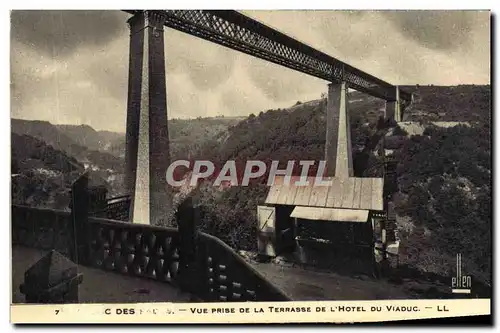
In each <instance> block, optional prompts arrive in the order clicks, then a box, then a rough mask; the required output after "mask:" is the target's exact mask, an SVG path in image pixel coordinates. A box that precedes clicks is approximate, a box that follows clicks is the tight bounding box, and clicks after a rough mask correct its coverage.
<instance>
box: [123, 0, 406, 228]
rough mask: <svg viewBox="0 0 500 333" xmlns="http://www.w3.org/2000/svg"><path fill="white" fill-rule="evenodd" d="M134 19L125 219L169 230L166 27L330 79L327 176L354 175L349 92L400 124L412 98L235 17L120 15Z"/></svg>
mask: <svg viewBox="0 0 500 333" xmlns="http://www.w3.org/2000/svg"><path fill="white" fill-rule="evenodd" d="M125 12H127V13H129V14H131V15H132V17H131V18H130V19H129V20H128V23H129V27H130V58H129V81H128V101H127V128H126V178H125V181H126V187H127V190H128V193H129V194H130V195H131V197H132V201H131V208H130V213H129V220H130V221H132V222H135V223H144V224H151V225H167V224H168V221H166V219H167V216H169V215H171V210H172V193H171V190H170V189H169V188H168V184H167V182H166V179H165V172H166V170H167V168H168V166H169V164H170V154H169V137H168V120H167V94H166V71H165V48H164V28H165V27H169V28H173V29H176V30H179V31H182V32H185V33H188V34H190V35H193V36H196V37H200V38H203V39H205V40H208V41H211V42H213V43H216V44H219V45H223V46H225V47H228V48H231V49H234V50H237V51H240V52H244V53H246V54H249V55H252V56H255V57H258V58H260V59H263V60H266V61H270V62H272V63H275V64H278V65H281V66H284V67H287V68H290V69H293V70H296V71H299V72H302V73H304V74H308V75H312V76H314V77H317V78H320V79H323V80H325V81H328V82H329V84H328V101H327V110H326V115H327V122H326V128H327V130H326V144H325V160H326V163H327V166H328V175H327V176H331V177H340V178H349V177H353V165H352V156H351V149H350V147H351V138H350V130H349V128H350V127H349V117H348V94H347V92H348V89H354V90H357V91H360V92H363V93H366V94H369V95H371V96H374V97H377V98H381V99H383V100H385V101H386V107H385V118H386V119H387V118H390V119H394V120H395V121H397V122H398V121H401V120H402V115H403V111H404V109H405V107H407V106H408V105H409V104H410V103H411V101H412V95H411V94H410V93H408V92H405V91H403V90H401V89H399V88H398V87H397V86H394V85H391V84H389V83H387V82H385V81H383V80H381V79H379V78H377V77H375V76H372V75H370V74H368V73H365V72H363V71H361V70H359V69H357V68H354V67H352V66H350V65H348V64H346V63H344V62H342V61H339V60H337V59H335V58H333V57H331V56H329V55H327V54H325V53H323V52H321V51H319V50H316V49H314V48H312V47H310V46H308V45H306V44H303V43H301V42H299V41H297V40H295V39H293V38H291V37H289V36H287V35H285V34H283V33H281V32H279V31H276V30H274V29H272V28H270V27H268V26H266V25H264V24H262V23H260V22H258V21H256V20H253V19H251V18H249V17H247V16H245V15H243V14H241V13H239V12H236V11H230V10H224V11H218V10H144V11H143V10H125Z"/></svg>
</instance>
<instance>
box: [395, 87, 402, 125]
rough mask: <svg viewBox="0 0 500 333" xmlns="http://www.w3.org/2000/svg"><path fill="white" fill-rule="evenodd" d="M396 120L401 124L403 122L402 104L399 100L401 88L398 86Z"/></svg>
mask: <svg viewBox="0 0 500 333" xmlns="http://www.w3.org/2000/svg"><path fill="white" fill-rule="evenodd" d="M394 113H395V116H394V119H395V120H396V121H397V122H398V123H399V122H401V121H403V109H402V108H401V102H400V99H399V87H398V86H396V107H395V110H394Z"/></svg>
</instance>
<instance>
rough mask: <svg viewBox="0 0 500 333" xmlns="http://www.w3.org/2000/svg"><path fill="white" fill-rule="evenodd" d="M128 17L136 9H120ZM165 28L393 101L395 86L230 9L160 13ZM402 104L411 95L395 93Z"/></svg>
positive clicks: (406, 101) (395, 98)
mask: <svg viewBox="0 0 500 333" xmlns="http://www.w3.org/2000/svg"><path fill="white" fill-rule="evenodd" d="M124 11H125V12H127V13H130V14H136V13H138V12H141V11H139V10H124ZM155 12H159V13H161V14H162V15H163V16H164V18H165V26H167V27H169V28H172V29H176V30H179V31H182V32H185V33H188V34H190V35H193V36H196V37H199V38H202V39H205V40H208V41H211V42H213V43H216V44H219V45H223V46H226V47H228V48H231V49H234V50H237V51H240V52H243V53H246V54H249V55H252V56H255V57H257V58H260V59H264V60H267V61H270V62H272V63H275V64H278V65H281V66H284V67H287V68H290V69H294V70H297V71H299V72H302V73H305V74H309V75H312V76H314V77H317V78H320V79H323V80H327V81H330V82H334V83H340V82H342V81H344V82H346V83H347V84H348V85H349V88H352V89H355V90H358V91H361V92H364V93H367V94H369V95H372V96H374V97H378V98H381V99H384V100H387V101H396V100H397V93H396V90H397V89H396V86H394V85H391V84H390V83H387V82H385V81H383V80H381V79H379V78H377V77H375V76H373V75H370V74H368V73H365V72H363V71H361V70H359V69H357V68H354V67H352V66H350V65H348V64H346V63H344V62H342V61H340V60H338V59H335V58H333V57H331V56H329V55H328V54H326V53H323V52H321V51H319V50H316V49H314V48H312V47H310V46H308V45H306V44H304V43H302V42H300V41H298V40H296V39H293V38H291V37H289V36H287V35H285V34H283V33H281V32H279V31H277V30H275V29H273V28H271V27H268V26H266V25H265V24H263V23H260V22H258V21H256V20H254V19H252V18H250V17H248V16H245V15H243V14H241V13H239V12H237V11H234V10H162V11H155ZM399 94H400V96H399V97H400V98H401V101H402V102H405V103H410V102H411V94H410V93H408V92H405V91H401V90H400V91H399Z"/></svg>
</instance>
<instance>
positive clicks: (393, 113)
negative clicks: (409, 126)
mask: <svg viewBox="0 0 500 333" xmlns="http://www.w3.org/2000/svg"><path fill="white" fill-rule="evenodd" d="M385 119H393V120H394V121H396V122H400V121H403V116H402V108H401V103H400V99H399V87H398V86H396V100H395V101H386V102H385Z"/></svg>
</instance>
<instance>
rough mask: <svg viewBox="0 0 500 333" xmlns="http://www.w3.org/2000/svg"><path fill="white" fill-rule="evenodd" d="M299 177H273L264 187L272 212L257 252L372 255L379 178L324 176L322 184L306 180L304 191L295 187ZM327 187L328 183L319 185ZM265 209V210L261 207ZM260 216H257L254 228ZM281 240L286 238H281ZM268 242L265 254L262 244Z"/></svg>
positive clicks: (379, 208) (380, 188)
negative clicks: (270, 247) (288, 251)
mask: <svg viewBox="0 0 500 333" xmlns="http://www.w3.org/2000/svg"><path fill="white" fill-rule="evenodd" d="M298 180H299V177H291V178H289V179H288V180H287V179H285V177H277V178H276V180H275V183H274V184H273V185H272V186H271V187H270V189H269V192H268V196H267V198H266V201H265V206H259V208H258V210H260V211H261V212H262V211H264V210H265V211H267V212H272V213H271V216H273V218H272V219H271V220H268V221H267V224H266V227H269V226H271V227H270V228H268V229H267V232H268V233H267V235H268V237H267V238H266V240H265V241H264V238H265V237H261V236H262V235H263V234H264V230H263V229H262V228H261V231H260V233H261V236H259V240H260V241H259V242H260V243H259V244H260V247H259V249H260V250H261V253H263V254H267V255H270V256H274V255H279V254H281V253H283V252H284V251H287V250H292V251H296V250H300V251H302V252H304V249H306V251H307V249H315V250H318V249H319V250H320V251H321V252H322V253H323V255H324V251H327V252H335V253H339V252H342V253H346V252H349V251H351V252H352V251H354V252H355V253H358V252H359V250H360V249H364V250H362V251H365V253H369V252H370V251H371V253H372V252H373V245H374V239H375V236H374V234H375V232H376V229H377V216H379V215H380V214H374V213H380V212H383V210H384V204H383V179H382V178H357V177H342V178H340V177H325V178H322V184H319V183H318V182H317V179H316V178H315V177H309V178H308V179H307V180H308V182H309V184H307V185H306V186H304V185H302V186H300V185H297V184H296V182H297V181H298ZM326 182H328V184H325V183H326ZM264 207H265V208H264ZM264 220H265V214H263V213H259V221H261V222H260V227H263V226H264ZM285 235H286V237H285ZM266 242H267V243H272V244H273V245H272V247H273V251H267V250H266V246H267V245H264V243H266Z"/></svg>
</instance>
